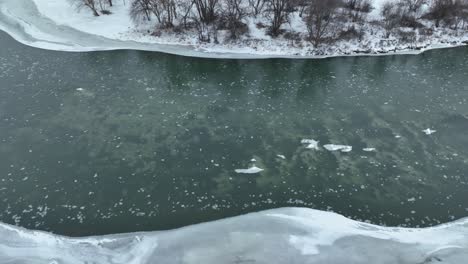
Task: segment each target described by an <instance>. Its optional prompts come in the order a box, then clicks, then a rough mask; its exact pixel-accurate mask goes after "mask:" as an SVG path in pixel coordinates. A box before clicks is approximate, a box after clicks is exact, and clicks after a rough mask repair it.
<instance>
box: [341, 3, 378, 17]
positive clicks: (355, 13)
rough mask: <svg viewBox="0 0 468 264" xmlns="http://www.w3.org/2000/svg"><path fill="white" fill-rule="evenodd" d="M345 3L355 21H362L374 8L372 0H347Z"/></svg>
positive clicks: (348, 12) (349, 14)
mask: <svg viewBox="0 0 468 264" xmlns="http://www.w3.org/2000/svg"><path fill="white" fill-rule="evenodd" d="M343 4H344V7H345V8H346V10H347V14H348V16H349V17H350V18H351V20H352V21H353V22H361V21H362V20H363V19H364V17H365V15H367V14H368V13H370V12H371V11H372V9H373V7H372V4H371V2H370V0H345V1H344V3H343Z"/></svg>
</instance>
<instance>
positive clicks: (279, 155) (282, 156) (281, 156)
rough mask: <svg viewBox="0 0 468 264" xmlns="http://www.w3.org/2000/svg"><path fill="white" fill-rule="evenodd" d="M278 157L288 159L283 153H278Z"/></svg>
mask: <svg viewBox="0 0 468 264" xmlns="http://www.w3.org/2000/svg"><path fill="white" fill-rule="evenodd" d="M276 157H278V158H280V159H286V156H284V155H281V154H278V155H276Z"/></svg>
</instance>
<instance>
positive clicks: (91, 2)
mask: <svg viewBox="0 0 468 264" xmlns="http://www.w3.org/2000/svg"><path fill="white" fill-rule="evenodd" d="M72 4H73V5H74V6H75V7H76V8H77V9H78V10H80V9H83V8H89V9H90V10H91V11H92V12H93V15H94V16H99V13H98V11H97V8H98V3H97V1H96V0H72Z"/></svg>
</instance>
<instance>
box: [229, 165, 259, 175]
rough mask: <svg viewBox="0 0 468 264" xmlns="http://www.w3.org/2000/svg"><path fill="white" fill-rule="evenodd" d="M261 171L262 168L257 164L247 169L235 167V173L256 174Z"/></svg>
mask: <svg viewBox="0 0 468 264" xmlns="http://www.w3.org/2000/svg"><path fill="white" fill-rule="evenodd" d="M262 171H264V169H260V168H259V167H257V166H253V167H250V168H248V169H236V170H235V172H236V173H242V174H256V173H259V172H262Z"/></svg>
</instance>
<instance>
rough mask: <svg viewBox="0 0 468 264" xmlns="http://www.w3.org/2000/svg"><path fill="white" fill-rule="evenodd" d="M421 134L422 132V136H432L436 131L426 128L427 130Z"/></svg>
mask: <svg viewBox="0 0 468 264" xmlns="http://www.w3.org/2000/svg"><path fill="white" fill-rule="evenodd" d="M423 132H424V134H426V135H432V134H434V133H435V132H437V130H432V129H430V128H428V129H425V130H423Z"/></svg>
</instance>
